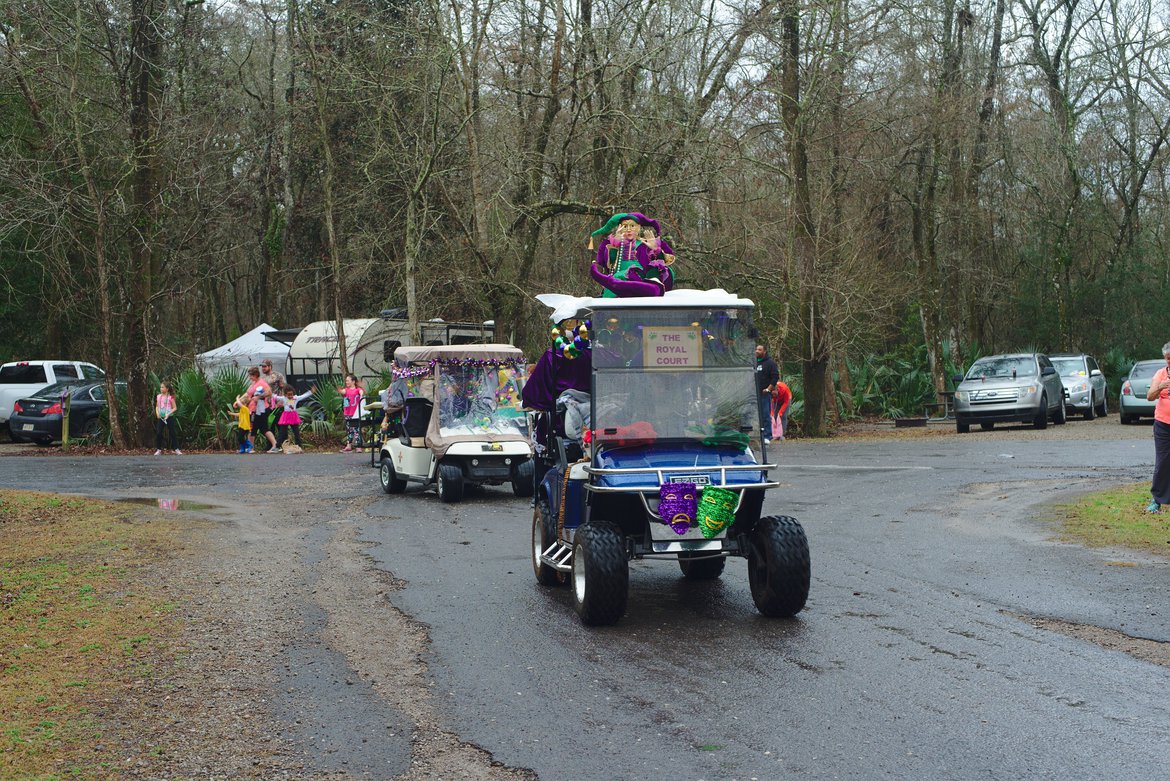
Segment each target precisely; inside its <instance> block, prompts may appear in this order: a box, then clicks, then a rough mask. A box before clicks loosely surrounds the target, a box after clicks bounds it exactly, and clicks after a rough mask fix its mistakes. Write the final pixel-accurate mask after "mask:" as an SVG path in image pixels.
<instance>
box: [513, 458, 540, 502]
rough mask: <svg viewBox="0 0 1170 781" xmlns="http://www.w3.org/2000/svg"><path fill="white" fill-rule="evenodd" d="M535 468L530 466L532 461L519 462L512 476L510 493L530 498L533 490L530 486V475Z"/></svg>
mask: <svg viewBox="0 0 1170 781" xmlns="http://www.w3.org/2000/svg"><path fill="white" fill-rule="evenodd" d="M535 469H536V467H534V466H533V465H532V459H528V460H526V461H522V462H520V464H519V465H518V466H517V467H516V472H515V474H513V475H512V493H514V494H515V495H516V496H532V493H533V491H534V490H535V489H534V488H533V485H532V475H533V473H534V471H535Z"/></svg>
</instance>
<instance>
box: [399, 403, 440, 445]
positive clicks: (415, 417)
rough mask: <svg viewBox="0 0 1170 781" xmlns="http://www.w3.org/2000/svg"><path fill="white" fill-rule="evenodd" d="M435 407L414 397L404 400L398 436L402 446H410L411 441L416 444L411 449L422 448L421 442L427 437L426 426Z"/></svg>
mask: <svg viewBox="0 0 1170 781" xmlns="http://www.w3.org/2000/svg"><path fill="white" fill-rule="evenodd" d="M434 407H435V405H434V403H433V402H432V401H431V400H430V399H425V398H422V397H421V396H415V397H413V398H409V399H406V400H405V401H404V402H403V407H402V424H401V428H402V434H401V435H400V436H399V439H400V441H401V442H402V444H404V445H407V446H412V443H411V440H414V441H415V442H417V443H418V444H417V445H413V447H422V446H423V442H422V441H421V440H422V439H423V438H424V437H426V435H427V426H428V425H430V422H431V411H432V410H433V409H434Z"/></svg>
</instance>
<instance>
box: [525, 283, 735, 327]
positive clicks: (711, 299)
mask: <svg viewBox="0 0 1170 781" xmlns="http://www.w3.org/2000/svg"><path fill="white" fill-rule="evenodd" d="M536 300H537V301H539V302H540V303H542V304H544V305H545V306H547V307H549V308H550V309H552V310H553V311H552V313H551V314H549V319H550V320H552V321H553V322H554V323H559V322H561V321H562V320H568V319H569V318H582V317H587V316H589V315H590V314H591V313H592V312H593V310H595V309H733V308H734V309H750V308H751V307H752V306H754V304H753V303H752V301H751V299H749V298H740V297H739V296H737V295H736V294H735V293H728V292H727V291H726V290H723V289H721V288H715V289H714V290H689V289H679V290H669V291H667V292H666V294H665V295H663V296H639V297H634V298H602V297H601V296H597V297H590V296H584V297H577V296H567V295H563V294H560V293H542V294H541V295H539V296H537V297H536Z"/></svg>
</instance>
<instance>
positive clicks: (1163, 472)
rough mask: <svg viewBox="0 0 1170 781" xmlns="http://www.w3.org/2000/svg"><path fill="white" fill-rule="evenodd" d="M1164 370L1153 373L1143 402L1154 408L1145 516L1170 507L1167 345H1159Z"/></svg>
mask: <svg viewBox="0 0 1170 781" xmlns="http://www.w3.org/2000/svg"><path fill="white" fill-rule="evenodd" d="M1162 357H1163V358H1165V359H1166V366H1163V367H1162V368H1161V369H1158V371H1156V372H1154V378H1153V379H1152V380H1150V390H1149V392H1148V393H1146V400H1147V401H1156V402H1157V403H1156V404H1155V405H1154V481H1153V484H1152V485H1151V486H1150V506H1149V507H1147V508H1146V512H1151V513H1157V512H1161V511H1162V505H1166V504H1170V342H1166V344H1164V345H1162Z"/></svg>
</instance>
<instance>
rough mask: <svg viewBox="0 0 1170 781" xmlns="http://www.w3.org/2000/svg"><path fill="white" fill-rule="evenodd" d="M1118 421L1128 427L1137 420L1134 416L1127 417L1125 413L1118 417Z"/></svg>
mask: <svg viewBox="0 0 1170 781" xmlns="http://www.w3.org/2000/svg"><path fill="white" fill-rule="evenodd" d="M1118 420H1120V421H1121V425H1123V426H1128V425H1129V424H1130V423H1133V422H1134V420H1135V418H1134V417H1133V416H1132V415H1126V414H1124V413H1123V414H1122V415H1120V416H1119V417H1118Z"/></svg>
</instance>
